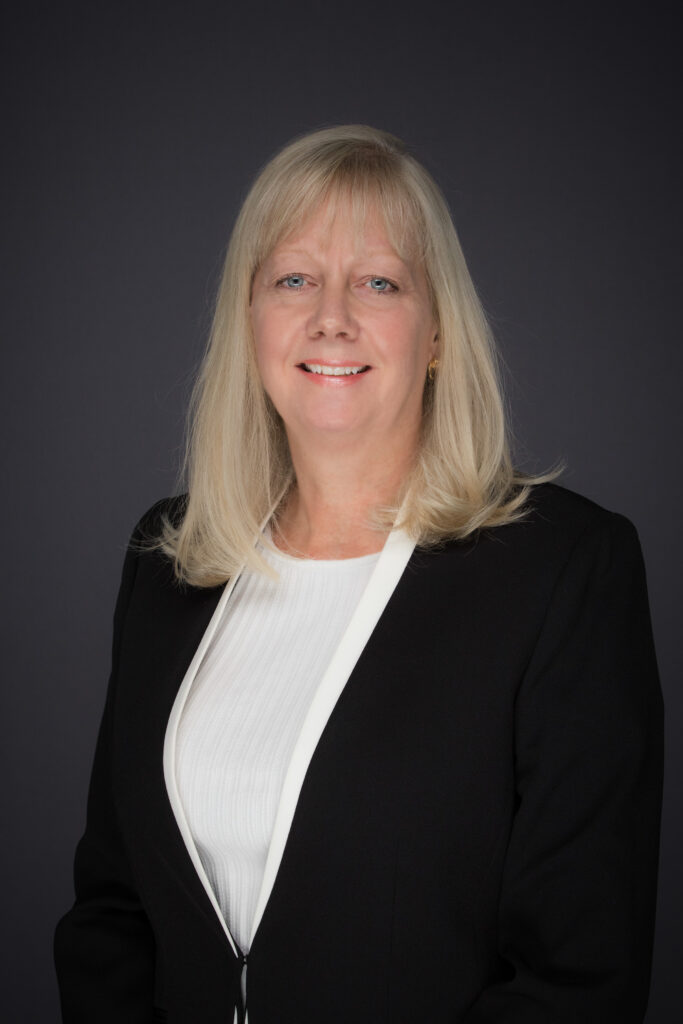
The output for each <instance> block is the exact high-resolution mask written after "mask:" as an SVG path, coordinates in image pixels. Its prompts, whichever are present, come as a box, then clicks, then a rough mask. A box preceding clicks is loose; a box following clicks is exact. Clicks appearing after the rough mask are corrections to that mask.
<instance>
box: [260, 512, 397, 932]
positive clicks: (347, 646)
mask: <svg viewBox="0 0 683 1024" xmlns="http://www.w3.org/2000/svg"><path fill="white" fill-rule="evenodd" d="M414 547H415V544H414V542H413V541H412V540H411V539H410V538H409V537H408V536H407V534H405V533H403V532H402V531H400V530H395V531H393V532H392V533H391V534H390V535H389V537H388V538H387V541H386V543H385V545H384V548H383V549H382V553H381V555H380V557H379V559H378V562H377V565H376V566H375V568H374V571H373V573H372V576H371V577H370V579H369V581H368V584H367V586H366V588H365V591H364V592H363V595H362V597H361V599H360V601H359V602H358V606H357V608H356V610H355V612H354V613H353V616H352V617H351V621H350V622H349V625H348V626H347V628H346V631H345V632H344V635H343V636H342V639H341V640H340V642H339V646H338V647H337V649H336V651H335V653H334V655H333V657H332V661H331V662H330V664H329V665H328V668H327V671H326V672H325V675H324V676H323V678H322V680H321V682H320V686H319V687H318V689H317V691H316V693H315V696H314V698H313V701H312V703H311V706H310V708H309V710H308V714H307V715H306V718H305V719H304V724H303V726H302V728H301V732H300V733H299V738H298V740H297V742H296V746H295V747H294V750H293V752H292V757H291V760H290V762H289V767H288V769H287V774H286V775H285V781H284V783H283V787H282V793H281V795H280V803H279V805H278V810H277V814H276V817H275V827H274V829H273V835H272V838H271V841H270V846H269V848H268V857H267V859H266V867H265V871H264V875H263V882H262V884H261V890H260V892H259V898H258V902H257V904H256V911H255V914H254V921H253V923H252V928H251V944H252V945H253V942H254V936H255V935H256V932H257V930H258V927H259V924H260V923H261V919H262V917H263V913H264V911H265V908H266V905H267V903H268V900H269V899H270V896H271V893H272V891H273V886H274V885H275V880H276V878H277V873H278V869H279V867H280V863H281V861H282V855H283V853H284V850H285V845H286V843H287V838H288V836H289V830H290V827H291V824H292V820H293V818H294V812H295V811H296V806H297V803H298V801H299V795H300V793H301V787H302V785H303V782H304V778H305V776H306V772H307V771H308V766H309V764H310V763H311V758H312V757H313V754H314V752H315V748H316V747H317V745H318V740H319V739H320V737H321V735H322V732H323V730H324V728H325V726H326V725H327V722H328V720H329V717H330V715H331V714H332V711H333V710H334V706H335V704H336V703H337V700H338V699H339V696H340V695H341V693H342V691H343V689H344V687H345V686H346V683H347V681H348V679H349V676H350V675H351V673H352V672H353V669H354V667H355V665H356V662H357V661H358V659H359V657H360V655H361V653H362V651H363V648H364V647H365V645H366V644H367V642H368V640H369V639H370V636H371V635H372V632H373V630H374V628H375V626H376V624H377V622H378V621H379V618H380V616H381V615H382V612H383V611H384V609H385V607H386V605H387V602H388V601H389V598H390V597H391V595H392V594H393V592H394V588H395V587H396V584H397V583H398V581H399V579H400V578H401V576H402V574H403V571H404V569H405V567H406V565H407V564H408V561H409V559H410V556H411V554H412V553H413V550H414Z"/></svg>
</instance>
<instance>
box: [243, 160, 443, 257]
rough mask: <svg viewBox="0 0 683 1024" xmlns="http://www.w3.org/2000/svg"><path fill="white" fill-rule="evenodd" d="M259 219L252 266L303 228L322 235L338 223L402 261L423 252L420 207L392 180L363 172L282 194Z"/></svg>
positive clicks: (358, 241)
mask: <svg viewBox="0 0 683 1024" xmlns="http://www.w3.org/2000/svg"><path fill="white" fill-rule="evenodd" d="M286 192H287V190H285V193H286ZM294 199H296V201H293V200H294ZM278 207H279V209H278ZM262 224H263V225H264V227H266V230H265V232H263V233H262V232H260V231H259V232H257V234H258V235H260V239H258V241H256V239H255V241H256V250H257V252H256V254H255V255H256V261H255V264H256V266H258V265H260V264H261V263H263V262H265V261H266V260H267V259H268V258H269V257H270V255H271V254H272V253H273V252H274V251H275V250H280V249H281V248H282V247H283V246H284V245H286V246H288V247H291V246H292V245H293V243H295V242H296V240H297V239H299V240H300V239H301V237H302V235H304V234H306V235H310V234H312V233H313V234H318V235H319V236H320V237H321V238H324V237H325V236H326V235H328V234H329V233H330V232H331V231H332V230H333V229H335V230H336V231H338V230H341V228H343V229H344V231H345V233H346V234H347V235H348V236H350V237H351V239H352V242H353V244H354V246H357V247H358V248H359V249H360V248H367V245H368V243H369V242H370V240H371V239H372V240H373V243H376V244H379V245H381V246H382V247H387V246H388V247H389V248H391V249H392V250H393V252H394V253H395V254H396V255H397V256H398V257H399V258H400V259H402V260H403V261H404V262H406V263H409V262H416V263H421V262H422V261H423V260H424V256H425V252H426V245H425V242H426V232H425V227H424V224H423V216H422V211H421V209H420V208H419V207H418V205H417V204H416V202H415V200H414V197H412V196H411V195H410V194H409V193H408V192H407V191H406V190H405V189H404V188H403V187H401V186H400V185H399V184H397V183H395V182H394V183H393V184H392V183H386V182H385V183H384V184H381V183H380V182H378V181H377V180H373V179H368V178H365V179H362V180H358V179H356V180H354V181H351V182H341V183H339V182H332V183H331V184H329V185H328V186H327V187H325V188H323V189H315V188H313V189H312V190H309V191H308V192H305V191H304V192H302V191H300V190H297V191H295V192H294V194H293V195H291V196H290V195H287V194H284V195H282V197H281V200H280V202H279V203H278V202H276V203H275V205H274V207H272V208H271V211H270V213H269V214H268V215H266V217H265V219H264V221H262ZM309 241H310V238H309Z"/></svg>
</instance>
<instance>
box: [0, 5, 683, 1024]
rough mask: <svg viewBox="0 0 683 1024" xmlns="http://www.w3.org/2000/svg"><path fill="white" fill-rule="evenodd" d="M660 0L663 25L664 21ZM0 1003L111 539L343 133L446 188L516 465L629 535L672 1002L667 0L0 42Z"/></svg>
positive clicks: (677, 838)
mask: <svg viewBox="0 0 683 1024" xmlns="http://www.w3.org/2000/svg"><path fill="white" fill-rule="evenodd" d="M670 10H671V13H670ZM4 35H5V54H4V55H3V59H2V74H3V77H4V79H5V83H6V86H7V96H8V101H9V102H8V104H7V116H6V117H5V119H4V128H3V133H4V136H5V143H6V158H5V165H4V183H5V186H6V188H5V199H6V202H5V213H4V227H5V240H6V248H5V250H4V273H3V283H4V284H5V285H6V288H5V297H4V300H3V305H2V319H3V332H2V342H3V361H2V366H3V373H2V382H3V395H2V410H3V413H4V414H5V416H6V419H7V424H6V431H5V434H4V436H5V438H6V442H5V445H6V447H5V455H6V469H5V471H4V478H3V479H4V482H5V499H4V502H3V504H4V511H5V513H6V515H7V524H6V526H5V528H4V533H3V535H4V537H5V544H4V552H3V569H4V573H3V575H4V577H5V583H6V589H5V601H4V610H3V614H2V622H3V626H4V627H5V628H6V642H5V653H4V657H3V660H4V664H5V668H6V680H5V683H4V686H3V713H2V714H3V718H2V721H3V729H2V732H3V736H4V743H3V751H2V757H3V763H2V791H3V794H2V795H3V798H4V800H5V801H6V809H5V810H4V812H3V815H2V823H3V840H2V857H3V862H4V863H3V865H2V878H3V883H4V884H3V910H2V918H3V927H4V928H5V929H6V936H7V937H6V939H5V940H4V943H3V949H2V963H3V973H4V974H5V981H4V983H3V997H2V1002H3V1016H4V1020H7V1021H17V1022H19V1021H21V1022H30V1024H34V1022H38V1021H56V1020H57V1017H58V1010H57V996H56V986H55V981H54V978H53V972H52V963H51V937H52V930H53V927H54V923H55V921H56V919H57V917H58V916H59V915H60V914H61V913H62V912H63V911H64V910H65V909H66V908H67V906H68V905H69V902H70V899H71V861H72V856H73V848H74V845H75V842H76V840H77V838H78V836H79V834H80V832H81V830H82V826H83V818H84V807H85V796H86V787H87V776H88V772H89V767H90V761H91V758H92V752H93V746H94V740H95V732H96V726H97V721H98V718H99V715H100V711H101V707H102V702H103V697H104V689H105V685H106V677H107V670H108V656H109V643H110V623H111V612H112V608H113V601H114V597H115V592H116V587H117V584H118V575H119V571H120V564H121V559H122V555H123V550H124V545H125V542H126V538H127V536H128V533H129V531H130V529H131V527H132V525H133V523H134V521H135V520H136V519H137V517H138V515H139V514H140V513H141V512H142V511H143V509H144V508H146V507H147V506H148V505H149V504H150V503H151V502H152V501H153V500H155V499H156V498H158V497H160V496H162V495H165V494H168V493H170V492H172V491H173V489H174V474H175V469H176V465H177V458H178V452H179V446H180V442H181V436H182V424H183V415H184V408H185V403H186V399H187V394H188V388H189V383H190V380H191V378H192V374H193V372H194V370H195V368H196V365H197V362H198V360H199V358H200V355H201V351H202V347H203V340H204V337H205V333H206V328H207V324H208V320H209V315H210V314H209V311H210V305H211V297H212V294H213V291H214V285H215V282H216V277H217V274H218V271H219V267H220V263H221V257H222V253H223V251H224V247H225V242H226V238H227V235H228V232H229V228H230V225H231V222H232V218H233V216H234V214H235V212H236V210H237V208H238V206H239V203H240V201H241V198H242V197H243V195H244V193H245V190H246V188H247V186H248V183H249V181H250V179H251V177H252V176H253V174H254V172H255V171H256V169H257V168H258V167H259V166H260V165H261V164H262V163H263V162H264V161H265V160H266V159H267V158H268V157H269V156H270V155H271V154H272V152H273V151H274V149H275V148H277V147H278V146H279V145H281V144H282V143H284V142H285V141H286V140H288V139H289V138H290V137H291V136H293V135H294V134H297V133H299V132H302V131H305V130H307V129H310V128H314V127H318V126H321V125H324V124H330V123H339V122H348V121H362V122H367V123H369V124H374V125H377V126H380V127H384V128H387V129H389V130H390V131H393V132H395V133H397V134H398V135H400V136H402V137H404V138H405V139H406V140H407V141H408V142H409V144H410V145H411V146H412V148H413V149H414V151H415V152H416V153H417V155H418V156H419V157H421V158H422V159H423V161H424V162H425V163H426V164H427V166H428V167H429V168H430V169H431V170H432V172H433V173H434V174H435V176H436V177H437V179H438V180H439V181H440V182H441V184H442V186H443V188H444V190H445V192H446V194H447V197H448V199H449V201H450V203H451V205H452V208H453V211H454V215H455V220H456V223H457V225H458V228H459V231H460V235H461V238H462V242H463V246H464V249H465V252H466V254H467V256H468V259H469V263H470V267H471V270H472V273H473V276H474V279H475V282H476V284H477V285H478V288H479V290H480V293H481V295H482V298H483V300H484V303H485V306H486V308H487V310H488V312H489V314H490V316H491V318H492V320H493V323H494V327H495V330H496V333H497V336H498V339H499V341H500V344H501V347H502V350H503V353H504V357H505V361H506V364H507V371H508V386H509V391H510V398H511V405H512V410H513V418H514V424H515V431H516V434H517V437H518V438H519V443H518V453H519V459H520V460H521V461H522V462H524V464H525V465H527V466H529V467H533V468H537V469H538V468H542V467H544V466H547V465H549V464H550V463H552V462H554V461H555V460H556V459H557V458H564V459H566V461H567V463H568V467H569V468H568V471H567V473H566V475H565V477H564V482H565V484H566V486H569V487H572V488H574V489H576V490H579V491H581V492H583V493H585V494H587V495H589V496H590V497H591V498H593V499H595V500H596V501H598V502H600V503H601V504H603V505H605V506H607V507H608V508H611V509H616V510H618V511H621V512H624V513H625V514H627V515H628V516H630V517H631V518H632V519H633V520H634V522H635V523H636V525H637V527H638V529H639V532H640V536H641V539H642V543H643V548H644V551H645V556H646V561H647V565H648V570H649V583H650V593H651V604H652V614H653V621H654V629H655V636H656V641H657V645H658V651H659V659H660V666H661V672H662V683H663V688H664V693H665V700H666V705H667V711H668V725H667V735H668V737H669V740H668V750H667V768H668V782H667V793H666V806H665V818H664V826H663V846H662V862H661V897H660V904H659V916H658V928H657V943H656V952H655V964H654V974H653V989H652V998H651V1009H650V1012H649V1016H648V1021H649V1022H650V1024H655V1022H656V1024H665V1022H667V1024H668V1022H669V1021H671V1020H673V1019H674V1017H675V1016H676V1014H675V1009H676V1008H678V1007H680V1004H681V999H680V996H679V990H680V981H679V975H680V964H681V943H680V925H681V917H682V915H681V882H680V875H679V872H680V864H681V857H682V854H683V849H682V846H683V843H682V837H681V819H680V813H679V808H680V802H681V801H680V796H681V747H680V744H679V735H680V732H681V697H680V693H679V690H678V682H679V679H680V672H679V671H678V669H679V668H680V653H679V651H680V647H679V643H678V641H679V634H680V628H681V601H680V595H681V585H680V562H679V559H678V549H679V544H678V532H679V529H680V528H678V529H677V527H678V519H679V515H680V509H681V506H682V501H681V497H682V496H681V466H680V458H679V447H680V439H681V423H680V406H681V401H680V393H681V387H680V380H681V371H682V369H683V366H682V360H681V354H680V343H679V322H680V318H679V315H678V314H679V301H680V271H681V260H680V246H679V238H680V230H681V205H680V180H681V149H680V124H679V121H680V114H681V110H680V77H679V75H678V70H677V69H678V66H679V64H680V56H679V47H678V34H677V26H676V23H675V19H674V16H673V7H672V8H671V9H669V8H668V7H666V6H664V5H661V4H659V5H655V6H654V7H653V5H648V6H647V7H646V6H645V5H632V6H629V5H628V4H626V5H624V4H620V5H618V6H617V5H606V4H602V5H601V4H594V5H592V6H588V5H585V6H584V5H581V4H579V5H576V4H571V5H567V4H553V3H549V2H546V3H545V4H540V3H539V4H529V3H512V2H510V3H498V4H496V3H480V4H475V3H471V4H467V5H464V4H458V3H449V4H446V3H444V4H431V3H421V2H420V3H414V4H413V5H410V6H406V7H399V6H398V5H396V4H394V5H388V4H385V3H382V2H378V3H372V4H353V5H349V4H346V5H344V4H339V5H336V6H332V5H329V6H327V7H325V8H324V9H323V8H322V7H319V6H318V4H314V3H309V2H304V0H299V2H298V3H296V4H290V5H287V4H265V5H264V4H252V5H247V4H243V5H240V6H239V7H238V6H235V7H231V6H230V5H229V4H227V3H202V2H197V3H193V4H189V3H188V4H178V3H171V2H165V3H135V4H134V3H127V2H117V3H109V4H106V3H105V4H92V3H89V4H85V3H83V4H71V3H56V4H51V5H47V4H43V5H35V4H30V3H27V4H25V5H24V6H23V7H22V11H21V12H18V11H17V10H14V12H13V14H12V15H11V19H10V21H9V23H7V22H6V24H5V33H4Z"/></svg>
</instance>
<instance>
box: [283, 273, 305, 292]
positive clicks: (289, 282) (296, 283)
mask: <svg viewBox="0 0 683 1024" xmlns="http://www.w3.org/2000/svg"><path fill="white" fill-rule="evenodd" d="M276 284H277V285H279V286H280V287H282V288H287V289H289V290H290V291H293V292H295V291H299V289H301V288H303V286H304V285H305V284H306V278H305V277H304V276H303V274H287V276H286V277H281V278H280V280H279V281H276Z"/></svg>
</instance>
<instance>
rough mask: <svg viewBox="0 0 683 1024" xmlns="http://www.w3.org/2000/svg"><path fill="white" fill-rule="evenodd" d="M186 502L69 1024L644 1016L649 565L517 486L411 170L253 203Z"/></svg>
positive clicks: (132, 556)
mask: <svg viewBox="0 0 683 1024" xmlns="http://www.w3.org/2000/svg"><path fill="white" fill-rule="evenodd" d="M191 422H192V430H191V433H190V442H189V451H188V459H187V476H188V482H189V488H188V494H187V496H186V497H184V498H181V499H171V500H169V501H165V502H161V503H160V504H159V505H157V506H155V507H154V508H153V509H152V510H151V511H150V512H149V513H148V514H147V515H146V516H145V517H143V520H142V521H141V523H140V524H139V525H138V527H137V529H136V531H135V534H134V537H133V540H132V542H131V544H130V546H129V550H128V553H127V555H126V560H125V564H124V570H123V580H122V584H121V590H120V594H119V599H118V603H117V609H116V615H115V629H114V648H113V666H112V675H111V681H110V687H109V692H108V698H107V705H106V709H105V713H104V719H103V722H102V727H101V731H100V736H99V740H98V746H97V753H96V758H95V765H94V769H93V776H92V783H91V791H90V797H89V806H88V821H87V828H86V832H85V835H84V837H83V839H82V840H81V843H80V844H79V847H78V852H77V856H76V872H75V873H76V903H75V905H74V907H73V909H72V910H71V911H70V912H69V913H68V914H67V915H66V916H65V917H64V918H63V919H62V921H61V922H60V924H59V926H58V931H57V938H56V958H57V967H58V974H59V979H60V987H61V994H62V1006H63V1014H64V1021H65V1022H67V1024H71V1022H76V1021H78V1022H83V1021H88V1022H90V1021H92V1022H97V1024H107V1022H125V1024H134V1022H143V1021H145V1022H147V1021H152V1020H159V1021H162V1020H163V1021H168V1022H169V1024H197V1022H199V1021H201V1022H202V1024H212V1022H216V1024H218V1022H221V1024H225V1022H226V1021H230V1020H233V1016H234V1018H235V1019H238V1020H242V1019H244V1015H245V1012H246V1011H245V1005H246V1003H247V1001H248V1019H249V1021H250V1024H289V1022H292V1024H294V1022H296V1024H313V1022H316V1024H317V1022H325V1024H328V1022H329V1024H334V1022H342V1021H343V1022H345V1024H346V1022H348V1021H351V1020H363V1021H366V1020H367V1021H372V1022H381V1021H385V1022H392V1024H398V1022H408V1021H410V1022H415V1021H428V1022H430V1024H438V1022H444V1024H445V1022H449V1024H454V1022H456V1021H457V1022H463V1024H475V1022H476V1024H484V1022H493V1021H495V1022H497V1024H507V1022H510V1024H512V1022H522V1021H523V1022H528V1024H534V1022H538V1024H541V1022H543V1024H549V1022H553V1024H556V1022H562V1021H572V1022H579V1021H580V1022H582V1024H584V1022H587V1021H600V1022H601V1024H604V1022H606V1021H619V1022H620V1024H625V1022H630V1021H633V1022H635V1021H641V1020H642V1018H643V1014H644V1012H645V1006H646V1000H647V989H648V977H649V965H650V956H651V943H652V930H653V917H654V903H655V883H656V866H657V846H658V823H659V803H660V792H661V762H662V705H661V696H660V691H659V687H658V682H657V673H656V665H655V659H654V653H653V649H652V639H651V632H650V625H649V616H648V608H647V597H646V589H645V580H644V572H643V566H642V560H641V556H640V550H639V546H638V541H637V537H636V534H635V531H634V529H633V527H632V526H631V525H630V523H629V522H628V521H627V520H625V519H624V518H623V517H621V516H618V515H615V514H613V513H610V512H606V511H605V510H603V509H601V508H599V507H598V506H597V505H595V504H593V503H592V502H590V501H588V500H586V499H584V498H582V497H580V496H578V495H575V494H572V493H571V492H569V491H566V490H564V489H562V488H560V487H557V486H556V485H554V484H552V483H549V482H548V480H547V478H546V479H545V480H544V479H541V478H538V479H530V478H523V477H521V476H520V475H519V474H516V473H515V472H514V470H513V469H512V466H511V463H510V458H509V455H508V448H507V443H506V437H505V429H504V422H503V413H502V403H501V399H500V393H499V388H498V384H497V378H496V373H495V368H494V358H493V352H492V347H491V343H490V341H489V336H488V332H487V327H486V323H485V320H484V317H483V314H482V311H481V308H480V306H479V303H478V301H477V298H476V295H475V292H474V289H473V286H472V283H471V280H470V278H469V275H468V273H467V269H466V266H465V262H464V259H463V257H462V254H461V251H460V248H459V244H458V241H457V238H456V235H455V231H454V228H453V225H452V223H451V220H450V217H449V215H448V211H447V209H446V206H445V203H444V201H443V199H442V197H441V195H440V193H439V191H438V189H437V187H436V186H435V184H434V183H433V181H432V180H431V178H430V177H429V175H428V174H427V172H426V171H425V170H424V168H422V167H421V166H420V165H419V164H418V163H417V162H416V161H415V160H414V159H413V158H412V157H410V156H409V155H408V154H407V153H406V151H405V149H404V147H403V145H402V144H401V143H400V142H399V141H398V140H396V139H395V138H393V137H392V136H389V135H387V134H386V133H383V132H380V131H376V130H374V129H371V128H367V127H363V126H347V127H339V128H331V129H326V130H324V131H319V132H315V133H313V134H311V135H308V136H306V137H304V138H302V139H299V140H298V141H296V142H294V143H292V144H291V145H290V146H288V147H286V148H285V149H284V150H283V151H282V152H281V153H280V154H279V155H278V156H276V157H275V159H274V160H273V161H272V162H271V163H270V164H269V165H268V166H267V167H266V168H265V170H264V171H263V172H262V173H261V175H260V176H259V178H258V179H257V181H256V183H255V184H254V186H253V188H252V190H251V192H250V194H249V196H248V197H247V199H246V201H245V204H244V207H243V209H242V211H241V213H240V216H239V218H238V221H237V224H236V226H235V230H234V233H233V237H232V241H231V245H230V248H229V252H228V256H227V260H226V266H225V273H224V277H223V281H222V284H221V289H220V294H219V299H218V304H217V309H216V314H215V319H214V325H213V331H212V337H211V341H210V345H209V348H208V351H207V355H206V358H205V361H204V365H203V368H202V372H201V376H200V380H199V382H198V386H197V391H196V395H195V401H194V405H193V413H192V420H191Z"/></svg>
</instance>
